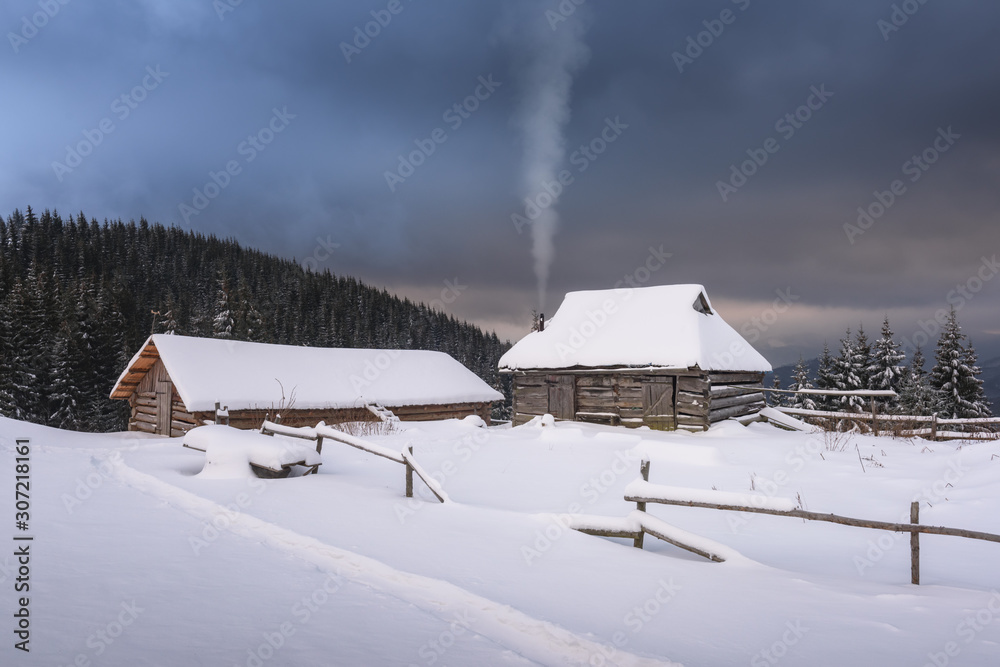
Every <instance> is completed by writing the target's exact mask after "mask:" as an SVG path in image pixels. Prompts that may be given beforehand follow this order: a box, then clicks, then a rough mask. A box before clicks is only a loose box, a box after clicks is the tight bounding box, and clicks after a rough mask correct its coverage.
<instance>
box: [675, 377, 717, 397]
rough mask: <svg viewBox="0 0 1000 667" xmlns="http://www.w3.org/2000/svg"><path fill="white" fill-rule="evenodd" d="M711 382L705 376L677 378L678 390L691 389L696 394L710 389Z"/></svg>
mask: <svg viewBox="0 0 1000 667" xmlns="http://www.w3.org/2000/svg"><path fill="white" fill-rule="evenodd" d="M709 387H711V384H710V383H709V381H708V380H707V379H705V378H701V377H681V378H677V390H678V391H690V392H693V393H696V394H700V393H704V392H707V391H708V390H709Z"/></svg>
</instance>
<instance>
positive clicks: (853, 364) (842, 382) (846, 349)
mask: <svg viewBox="0 0 1000 667" xmlns="http://www.w3.org/2000/svg"><path fill="white" fill-rule="evenodd" d="M857 360H858V355H857V351H856V349H855V341H854V339H853V338H852V337H851V330H850V329H848V330H847V334H846V335H845V336H844V337H843V338H842V339H841V340H840V354H839V356H837V357H836V358H835V359H834V360H833V371H834V372H833V379H834V383H835V386H834V387H832V388H833V389H836V390H839V391H854V390H857V389H862V388H863V387H862V385H861V377H859V375H858V366H857ZM832 403H833V404H834V405H836V406H838V407H839V408H840V409H841V410H844V411H846V412H859V411H860V410H861V409H862V406H863V405H864V401H863V399H862V398H861V397H860V396H835V397H833V401H832Z"/></svg>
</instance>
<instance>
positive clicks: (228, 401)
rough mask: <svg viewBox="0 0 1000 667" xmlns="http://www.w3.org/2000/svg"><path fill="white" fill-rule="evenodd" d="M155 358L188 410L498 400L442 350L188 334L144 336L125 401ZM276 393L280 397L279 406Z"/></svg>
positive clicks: (123, 384) (120, 387)
mask: <svg viewBox="0 0 1000 667" xmlns="http://www.w3.org/2000/svg"><path fill="white" fill-rule="evenodd" d="M156 359H162V360H163V365H164V366H165V367H166V369H167V373H168V374H169V375H170V379H171V380H172V381H173V383H174V387H175V388H176V389H177V393H178V394H179V395H180V397H181V400H182V401H184V405H185V406H186V407H187V409H188V410H190V411H192V412H199V411H203V410H212V409H214V408H215V403H216V401H219V402H221V403H222V404H223V405H224V406H229V409H230V410H245V409H251V408H261V409H270V408H274V407H277V406H282V405H284V407H285V408H286V409H287V407H288V403H289V398H290V397H291V396H292V395H293V394H294V404H293V405H292V408H294V409H301V410H308V409H325V408H350V407H360V406H363V405H365V403H379V404H381V405H386V406H403V405H437V404H451V403H479V402H487V401H499V400H502V399H503V396H502V395H501V394H500V393H499V392H497V391H495V390H494V389H492V388H491V387H490V386H489V385H487V384H486V383H485V382H483V381H482V380H481V379H479V377H478V376H476V375H475V374H474V373H473V372H472V371H470V370H469V369H468V368H466V367H465V366H463V365H462V364H460V363H459V362H458V361H456V360H455V359H453V358H452V357H450V356H449V355H447V354H445V353H443V352H429V351H424V350H366V349H349V348H317V347H294V346H290V345H268V344H265V343H245V342H240V341H232V340H219V339H214V338H192V337H189V336H168V335H163V334H156V335H153V336H150V337H149V339H148V340H147V341H146V343H145V344H144V345H143V346H142V349H140V350H139V352H137V353H136V355H135V356H134V357H132V360H131V361H130V362H129V364H128V367H127V368H126V369H125V371H124V372H123V373H122V375H121V377H119V378H118V382H117V383H116V384H115V388H114V389H113V390H112V391H111V398H128V397H129V395H131V393H132V392H133V391H134V390H135V387H136V385H137V384H138V382H139V380H140V379H141V378H142V376H143V375H145V373H146V371H148V370H149V369H150V368H151V367H152V366H153V365H154V364H155V363H156ZM282 396H284V397H285V400H284V403H283V401H282Z"/></svg>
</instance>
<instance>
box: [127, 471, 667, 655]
mask: <svg viewBox="0 0 1000 667" xmlns="http://www.w3.org/2000/svg"><path fill="white" fill-rule="evenodd" d="M112 466H113V470H114V476H115V477H116V478H117V479H118V480H119V481H121V482H122V483H123V484H126V485H128V486H130V487H132V488H134V489H137V490H138V491H141V492H142V493H145V494H148V495H150V496H153V497H155V498H157V499H159V500H161V501H163V502H165V503H167V504H168V505H170V506H171V507H174V508H176V509H179V510H181V511H183V512H186V513H188V514H190V515H192V516H194V517H195V518H197V519H200V520H202V521H208V522H211V521H212V519H213V518H215V517H217V516H219V515H224V516H226V517H227V518H228V520H229V521H228V523H229V525H228V526H227V527H226V530H229V531H230V532H232V533H234V534H235V535H238V536H240V537H244V538H248V539H255V540H259V541H260V542H262V543H263V544H266V545H267V546H269V547H271V548H273V549H277V550H279V551H283V552H285V553H288V554H291V555H293V556H295V557H297V558H299V559H301V560H304V561H306V562H308V563H310V564H312V565H315V566H316V567H318V568H320V569H321V570H323V571H325V572H328V573H330V574H335V575H337V576H341V577H344V578H346V579H349V580H351V581H353V582H355V583H359V584H362V585H365V586H368V587H369V588H372V589H375V590H377V591H380V592H382V593H385V594H388V595H392V596H394V597H396V598H397V599H399V600H402V601H404V602H408V603H410V604H412V605H414V606H415V607H417V608H418V609H421V610H423V611H425V612H427V613H430V614H431V615H433V616H435V617H437V618H439V619H441V620H443V621H445V622H450V621H451V620H452V619H453V618H454V615H455V614H456V613H461V612H462V611H469V612H472V614H473V615H474V620H473V621H472V622H471V623H470V629H471V630H472V631H474V632H476V633H478V634H480V635H482V636H483V637H485V638H487V639H489V640H491V641H493V642H495V643H497V644H499V645H501V646H503V647H505V648H507V649H510V650H512V651H515V652H517V653H518V654H520V655H521V656H523V657H525V658H527V659H529V660H532V661H534V662H537V663H540V664H543V665H590V664H594V663H592V662H591V661H592V660H593V659H597V660H598V664H603V665H618V666H619V667H681V666H680V665H679V664H678V663H674V662H670V661H664V660H657V659H655V658H646V657H641V656H637V655H634V654H631V653H625V652H624V651H620V650H617V649H616V650H615V651H614V653H613V657H611V658H608V657H607V655H608V652H609V648H608V646H606V645H603V644H601V643H599V642H595V641H592V640H589V639H585V638H583V637H580V636H579V635H576V634H574V633H572V632H570V631H568V630H566V629H564V628H560V627H558V626H556V625H553V624H551V623H548V622H546V621H541V620H539V619H536V618H533V617H531V616H528V615H527V614H525V613H523V612H520V611H518V610H517V609H514V608H513V607H510V606H509V605H504V604H500V603H497V602H494V601H492V600H489V599H487V598H484V597H482V596H479V595H476V594H475V593H472V592H470V591H467V590H465V589H464V588H461V587H459V586H456V585H454V584H452V583H450V582H447V581H442V580H440V579H433V578H431V577H425V576H422V575H418V574H412V573H409V572H403V571H401V570H397V569H395V568H392V567H389V566H388V565H386V564H384V563H382V562H379V561H377V560H375V559H373V558H369V557H367V556H362V555H360V554H357V553H354V552H352V551H347V550H345V549H341V548H338V547H334V546H331V545H329V544H325V543H323V542H320V541H319V540H317V539H315V538H312V537H307V536H305V535H301V534H299V533H296V532H294V531H291V530H288V529H286V528H282V527H281V526H277V525H275V524H273V523H268V522H266V521H262V520H261V519H258V518H256V517H253V516H249V515H247V514H236V515H234V514H233V513H232V512H230V511H228V510H226V509H225V508H224V507H223V506H222V505H219V504H218V503H215V502H213V501H211V500H208V499H205V498H202V497H200V496H197V495H195V494H193V493H191V492H189V491H185V490H184V489H180V488H178V487H176V486H173V485H171V484H167V483H166V482H164V481H162V480H159V479H157V478H156V477H153V476H152V475H149V474H147V473H143V472H140V471H138V470H136V469H134V468H131V467H129V466H128V465H126V464H125V463H124V462H122V461H121V460H120V459H119V460H117V461H115V462H114V463H113V464H112ZM598 656H600V657H598Z"/></svg>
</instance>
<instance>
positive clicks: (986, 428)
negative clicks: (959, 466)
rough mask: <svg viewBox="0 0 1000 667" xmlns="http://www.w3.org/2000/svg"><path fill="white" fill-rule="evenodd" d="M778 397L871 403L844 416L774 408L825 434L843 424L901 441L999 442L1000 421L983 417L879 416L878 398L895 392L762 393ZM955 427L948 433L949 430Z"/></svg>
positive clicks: (824, 412) (781, 407)
mask: <svg viewBox="0 0 1000 667" xmlns="http://www.w3.org/2000/svg"><path fill="white" fill-rule="evenodd" d="M763 391H766V392H771V393H777V394H793V395H799V396H855V397H859V398H867V399H869V404H868V409H867V410H859V411H857V412H841V411H837V410H806V409H804V408H790V407H785V406H781V405H774V406H771V407H773V408H774V409H775V410H779V411H780V412H783V413H785V414H787V415H792V416H794V417H801V418H803V419H805V420H809V423H811V424H813V425H815V426H820V427H821V428H824V429H826V430H835V429H837V428H838V427H839V426H840V425H841V424H843V423H845V422H847V423H850V424H858V425H862V426H864V427H865V428H868V429H870V430H871V432H872V434H874V435H880V434H882V433H888V434H891V435H893V436H897V437H902V438H913V437H922V438H927V439H928V440H996V439H1000V417H981V418H975V419H942V418H940V417H938V416H937V414H934V415H931V416H929V417H926V416H917V415H897V414H890V413H887V412H879V404H878V402H877V401H876V400H875V399H876V398H895V397H896V395H897V394H896V392H894V391H891V390H863V391H840V390H827V389H799V390H797V391H791V390H788V389H766V388H765V389H763ZM949 426H951V427H955V428H952V429H949V428H948V427H949Z"/></svg>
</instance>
